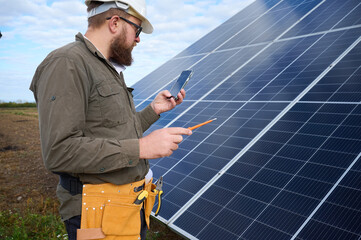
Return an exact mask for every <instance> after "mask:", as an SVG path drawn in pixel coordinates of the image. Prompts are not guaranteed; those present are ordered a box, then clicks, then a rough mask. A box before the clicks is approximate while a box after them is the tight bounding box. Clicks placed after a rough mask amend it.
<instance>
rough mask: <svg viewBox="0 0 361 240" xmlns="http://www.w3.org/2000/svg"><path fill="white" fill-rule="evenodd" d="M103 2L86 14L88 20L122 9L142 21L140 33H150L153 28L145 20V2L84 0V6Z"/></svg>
mask: <svg viewBox="0 0 361 240" xmlns="http://www.w3.org/2000/svg"><path fill="white" fill-rule="evenodd" d="M92 1H97V2H104V3H103V4H102V5H100V6H99V7H96V8H94V9H92V10H91V11H90V12H89V13H88V18H90V17H92V16H95V15H97V14H100V13H103V12H106V11H108V10H109V9H111V8H118V9H122V10H124V11H125V12H127V13H128V14H130V15H132V16H134V17H136V18H139V20H141V21H142V28H143V30H142V32H145V33H152V32H153V26H152V24H151V23H150V22H149V21H148V19H147V17H146V16H147V9H146V6H145V0H120V1H117V0H85V5H87V6H89V4H90V2H92Z"/></svg>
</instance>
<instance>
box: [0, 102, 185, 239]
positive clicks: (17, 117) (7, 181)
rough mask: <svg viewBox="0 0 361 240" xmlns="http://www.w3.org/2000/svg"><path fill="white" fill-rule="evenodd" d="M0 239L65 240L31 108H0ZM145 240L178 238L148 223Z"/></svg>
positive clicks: (161, 226) (54, 178)
mask: <svg viewBox="0 0 361 240" xmlns="http://www.w3.org/2000/svg"><path fill="white" fill-rule="evenodd" d="M0 166H1V168H0V239H6V240H10V239H11V240H24V239H31V240H33V239H34V240H37V239H39V240H40V239H42V240H43V239H67V235H66V231H65V228H64V224H63V223H62V221H61V220H60V216H59V215H58V206H59V203H58V201H57V198H56V195H55V189H56V185H57V183H58V177H57V176H56V175H54V174H52V173H50V172H49V171H47V170H46V169H45V168H44V165H43V161H42V158H41V153H40V139H39V128H38V114H37V110H36V108H35V107H25V108H24V107H13V106H10V107H4V106H3V107H0ZM147 239H148V240H151V239H153V240H156V239H157V240H163V239H172V240H179V239H183V238H182V237H180V236H178V235H177V234H175V233H174V232H172V231H171V230H170V229H169V228H168V227H167V226H166V225H164V224H163V223H160V222H159V221H158V220H156V219H151V229H150V231H148V235H147Z"/></svg>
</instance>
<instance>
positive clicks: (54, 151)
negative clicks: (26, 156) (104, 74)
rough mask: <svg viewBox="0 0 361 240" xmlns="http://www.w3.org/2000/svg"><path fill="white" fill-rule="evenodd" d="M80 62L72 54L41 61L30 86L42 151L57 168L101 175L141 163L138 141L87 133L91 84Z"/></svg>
mask: <svg viewBox="0 0 361 240" xmlns="http://www.w3.org/2000/svg"><path fill="white" fill-rule="evenodd" d="M88 81H89V80H88V77H87V73H86V71H85V69H84V67H81V64H79V63H78V64H77V63H75V62H74V61H73V60H72V59H69V58H67V57H65V56H64V57H57V58H51V59H50V60H48V61H47V62H43V64H41V65H40V66H39V67H38V69H37V71H36V73H35V75H34V78H33V82H32V84H31V87H30V89H31V90H32V91H33V92H34V96H35V99H36V100H37V107H38V112H39V126H40V136H41V145H42V154H43V159H44V163H45V166H46V167H47V168H48V169H49V170H50V171H53V172H68V173H88V174H98V173H106V172H112V171H116V170H118V169H121V168H125V167H133V166H136V165H137V164H138V162H139V140H138V139H127V140H117V139H115V138H114V139H105V138H89V137H85V135H84V128H85V127H86V126H85V121H86V113H87V110H88V98H89V94H90V88H91V85H90V84H89V82H88Z"/></svg>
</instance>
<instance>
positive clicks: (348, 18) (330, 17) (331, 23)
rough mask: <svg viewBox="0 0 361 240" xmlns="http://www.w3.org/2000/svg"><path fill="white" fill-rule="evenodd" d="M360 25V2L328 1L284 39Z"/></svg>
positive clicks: (348, 0)
mask: <svg viewBox="0 0 361 240" xmlns="http://www.w3.org/2000/svg"><path fill="white" fill-rule="evenodd" d="M357 24H360V1H358V0H345V1H339V0H327V2H325V3H323V4H321V6H320V7H318V8H317V9H315V11H313V12H312V13H311V14H310V15H308V16H307V17H305V18H304V19H303V20H302V21H301V22H299V23H298V24H297V25H296V26H295V27H294V28H292V29H291V30H290V31H289V32H288V33H287V34H285V35H284V36H283V38H288V37H294V36H300V35H305V34H310V33H317V32H323V31H327V30H331V29H337V28H341V27H349V26H353V25H357Z"/></svg>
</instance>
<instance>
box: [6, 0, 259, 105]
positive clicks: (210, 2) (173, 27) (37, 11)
mask: <svg viewBox="0 0 361 240" xmlns="http://www.w3.org/2000/svg"><path fill="white" fill-rule="evenodd" d="M252 1H253V0H243V1H240V0H238V1H236V0H217V1H216V0H197V1H179V0H151V1H150V0H147V4H148V6H147V7H148V16H149V20H150V21H151V23H152V24H153V26H154V28H155V31H154V33H153V34H151V35H146V34H141V42H140V44H138V46H137V47H136V49H135V50H134V59H135V62H134V64H133V66H131V67H129V68H128V69H127V70H126V71H125V75H126V81H127V83H128V85H132V84H133V83H134V82H136V81H137V80H140V79H141V78H142V77H144V76H145V75H146V74H148V73H150V72H151V71H153V70H155V69H156V68H157V67H158V66H160V65H161V64H162V63H164V62H166V61H167V60H169V59H170V58H171V57H173V56H175V55H176V54H178V53H179V52H181V51H182V50H183V49H184V48H186V47H188V46H189V45H190V44H192V43H193V42H195V41H196V40H198V39H199V38H200V37H202V36H204V35H205V34H207V33H208V32H209V31H210V30H212V29H214V28H215V27H217V26H218V25H219V24H221V23H222V22H224V21H225V20H227V19H228V18H230V17H231V16H232V15H234V14H235V13H237V12H238V11H239V10H241V9H242V8H243V7H244V6H245V5H247V4H249V3H250V2H252ZM0 2H1V8H0V30H2V29H3V30H2V33H3V37H2V39H1V40H0V69H1V70H2V75H1V76H0V85H1V87H0V100H17V99H21V97H22V96H28V95H29V94H28V92H29V90H28V86H29V84H30V81H31V76H32V74H33V73H34V72H35V68H36V66H37V65H38V64H39V63H40V62H41V61H42V59H43V58H44V57H45V56H46V54H47V53H49V52H50V51H51V50H53V49H55V48H58V47H61V46H63V45H65V44H67V43H69V42H72V41H74V36H75V34H76V33H77V32H82V33H84V32H85V31H86V26H87V20H86V6H85V4H84V1H83V0H66V1H60V0H59V1H52V3H49V1H46V0H12V1H0ZM1 28H2V29H1ZM29 60H30V62H29ZM19 67H21V69H23V70H24V71H22V72H23V76H22V77H21V76H20V75H18V74H17V75H16V76H14V74H13V72H11V70H9V71H6V69H16V68H19ZM29 76H30V77H29ZM10 85H11V87H10ZM16 85H18V89H17V91H15V92H14V93H13V95H14V96H13V97H11V98H10V99H8V98H7V99H5V97H3V96H5V92H7V91H13V90H14V88H16ZM7 86H9V88H8V90H7ZM22 91H23V92H24V91H26V93H24V94H22V95H20V96H15V95H16V94H17V93H18V92H22ZM6 96H12V94H9V93H7V95H6ZM24 100H28V101H32V98H31V99H24Z"/></svg>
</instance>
